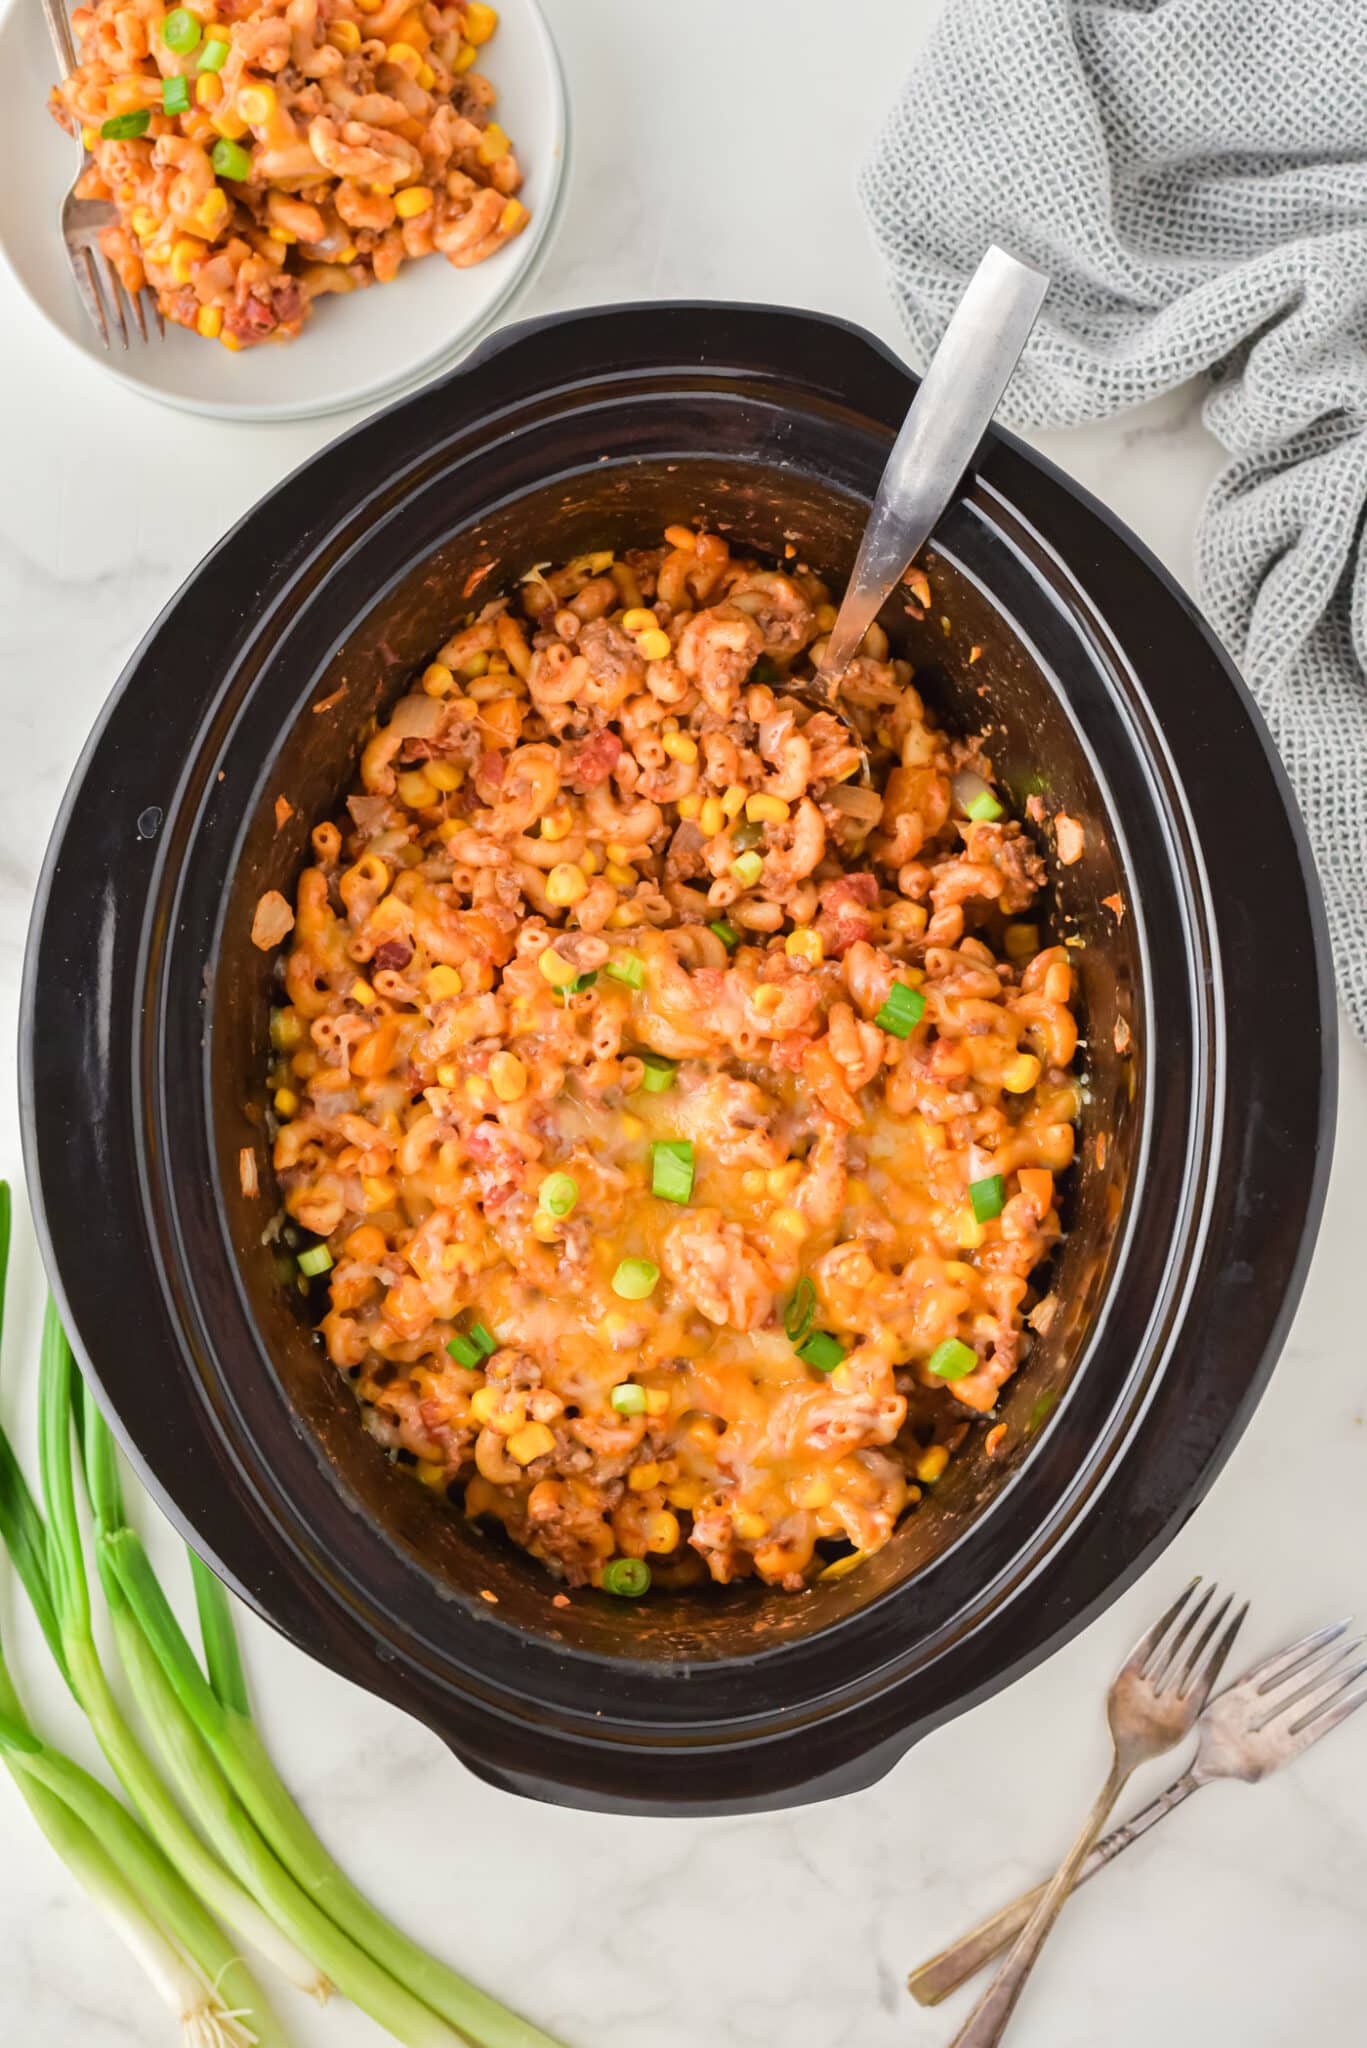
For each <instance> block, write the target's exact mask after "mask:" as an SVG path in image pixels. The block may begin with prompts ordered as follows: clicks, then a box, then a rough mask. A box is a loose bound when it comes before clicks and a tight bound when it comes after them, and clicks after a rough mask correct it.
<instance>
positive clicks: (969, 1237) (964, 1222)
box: [958, 1209, 983, 1252]
mask: <svg viewBox="0 0 1367 2048" xmlns="http://www.w3.org/2000/svg"><path fill="white" fill-rule="evenodd" d="M958 1237H959V1245H960V1248H961V1249H962V1250H963V1251H966V1252H975V1251H977V1249H978V1246H979V1245H980V1244H981V1243H982V1241H983V1227H982V1225H981V1223H979V1221H978V1219H977V1217H976V1216H975V1215H974V1214H973V1211H972V1210H971V1209H961V1210H960V1211H959V1219H958Z"/></svg>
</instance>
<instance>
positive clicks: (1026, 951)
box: [1002, 924, 1039, 960]
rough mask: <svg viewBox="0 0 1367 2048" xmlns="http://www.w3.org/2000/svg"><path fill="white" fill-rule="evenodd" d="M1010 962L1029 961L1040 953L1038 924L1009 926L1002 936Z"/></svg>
mask: <svg viewBox="0 0 1367 2048" xmlns="http://www.w3.org/2000/svg"><path fill="white" fill-rule="evenodd" d="M1002 937H1003V939H1004V940H1005V943H1006V957H1007V959H1008V960H1029V959H1030V958H1031V957H1032V956H1033V955H1034V954H1036V953H1038V951H1039V926H1038V925H1037V924H1009V925H1008V926H1007V927H1006V930H1005V931H1004V932H1003V934H1002Z"/></svg>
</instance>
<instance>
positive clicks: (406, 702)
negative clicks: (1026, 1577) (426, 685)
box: [389, 690, 446, 740]
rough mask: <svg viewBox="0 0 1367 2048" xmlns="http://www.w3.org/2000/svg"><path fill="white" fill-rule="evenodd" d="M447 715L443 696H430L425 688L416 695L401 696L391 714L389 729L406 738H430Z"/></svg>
mask: <svg viewBox="0 0 1367 2048" xmlns="http://www.w3.org/2000/svg"><path fill="white" fill-rule="evenodd" d="M445 716H446V706H445V705H444V704H443V703H442V701H441V698H440V697H429V696H428V694H427V692H426V690H424V691H422V692H421V694H420V695H418V696H416V697H400V699H399V701H398V703H397V704H396V705H395V706H394V709H393V710H392V711H391V712H390V714H389V730H390V731H391V732H396V733H398V734H400V735H401V737H402V738H404V739H406V740H430V739H431V738H432V736H433V734H434V733H435V732H436V730H437V727H438V726H439V725H440V724H441V722H442V719H443V718H444V717H445Z"/></svg>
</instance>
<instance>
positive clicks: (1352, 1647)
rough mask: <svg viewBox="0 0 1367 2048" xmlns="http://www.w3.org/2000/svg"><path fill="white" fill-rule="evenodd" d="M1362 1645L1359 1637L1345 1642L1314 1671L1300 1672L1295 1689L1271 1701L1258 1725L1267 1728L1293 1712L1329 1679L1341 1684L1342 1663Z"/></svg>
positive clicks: (1317, 1691) (1320, 1690)
mask: <svg viewBox="0 0 1367 2048" xmlns="http://www.w3.org/2000/svg"><path fill="white" fill-rule="evenodd" d="M1362 1647H1363V1643H1362V1639H1361V1638H1360V1637H1359V1639H1358V1641H1357V1642H1355V1643H1345V1644H1344V1645H1343V1648H1342V1649H1341V1650H1337V1651H1335V1653H1334V1655H1333V1656H1332V1657H1330V1658H1329V1659H1328V1660H1327V1661H1324V1662H1322V1663H1321V1664H1320V1666H1319V1667H1318V1669H1317V1670H1315V1671H1314V1672H1310V1671H1302V1672H1300V1673H1299V1674H1298V1676H1297V1679H1296V1681H1295V1687H1296V1689H1295V1691H1294V1692H1288V1693H1287V1694H1286V1696H1285V1697H1284V1698H1282V1699H1278V1700H1275V1701H1273V1702H1272V1703H1271V1704H1270V1705H1269V1707H1268V1710H1267V1712H1266V1713H1265V1714H1264V1716H1263V1718H1262V1721H1261V1723H1260V1724H1259V1725H1260V1726H1261V1727H1263V1728H1267V1727H1269V1726H1270V1725H1271V1723H1272V1722H1273V1721H1280V1720H1284V1719H1285V1718H1286V1716H1287V1715H1288V1714H1291V1713H1293V1712H1294V1711H1295V1709H1296V1708H1297V1707H1299V1706H1301V1705H1302V1703H1303V1702H1304V1701H1306V1700H1308V1699H1310V1698H1312V1697H1313V1696H1314V1695H1316V1694H1318V1693H1321V1692H1322V1691H1323V1689H1324V1687H1325V1686H1326V1685H1328V1684H1329V1682H1330V1680H1331V1679H1333V1680H1335V1681H1336V1683H1338V1684H1340V1685H1341V1684H1342V1681H1343V1667H1344V1665H1345V1664H1346V1663H1347V1662H1348V1659H1349V1658H1350V1657H1354V1656H1356V1655H1357V1654H1358V1652H1359V1651H1360V1650H1361V1649H1362Z"/></svg>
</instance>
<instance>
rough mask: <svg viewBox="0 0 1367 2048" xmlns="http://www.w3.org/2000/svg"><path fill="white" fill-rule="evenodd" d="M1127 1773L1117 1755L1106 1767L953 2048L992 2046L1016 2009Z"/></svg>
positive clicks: (1129, 1770)
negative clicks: (1074, 1837)
mask: <svg viewBox="0 0 1367 2048" xmlns="http://www.w3.org/2000/svg"><path fill="white" fill-rule="evenodd" d="M1133 1770H1134V1766H1133V1764H1122V1763H1121V1762H1120V1760H1119V1758H1118V1757H1117V1759H1116V1761H1115V1762H1114V1763H1113V1764H1112V1765H1111V1768H1110V1771H1109V1773H1108V1774H1107V1778H1106V1782H1105V1784H1104V1785H1103V1786H1102V1788H1101V1790H1100V1792H1099V1793H1098V1794H1097V1797H1096V1801H1095V1803H1094V1805H1093V1807H1092V1810H1091V1812H1090V1813H1089V1814H1088V1816H1087V1818H1086V1820H1085V1821H1084V1822H1083V1824H1082V1827H1081V1829H1080V1830H1079V1832H1078V1837H1077V1840H1076V1841H1075V1842H1074V1843H1073V1846H1072V1848H1071V1849H1070V1850H1069V1851H1068V1854H1067V1855H1066V1856H1065V1857H1064V1859H1063V1861H1062V1863H1060V1865H1059V1867H1058V1869H1057V1870H1056V1871H1055V1872H1054V1875H1053V1876H1052V1877H1051V1878H1050V1880H1049V1882H1048V1884H1047V1885H1046V1886H1045V1887H1044V1890H1043V1892H1042V1893H1041V1894H1040V1898H1039V1903H1038V1905H1037V1906H1036V1907H1035V1910H1034V1912H1033V1913H1032V1914H1031V1915H1030V1918H1029V1920H1028V1921H1027V1922H1026V1924H1025V1927H1024V1929H1023V1930H1022V1932H1021V1934H1020V1936H1019V1938H1018V1939H1017V1941H1016V1945H1015V1947H1014V1948H1013V1949H1012V1951H1011V1953H1010V1955H1009V1956H1008V1957H1007V1958H1006V1961H1005V1962H1004V1963H1003V1964H1002V1966H1001V1968H1000V1969H999V1970H998V1972H997V1974H996V1976H995V1977H994V1978H993V1979H992V1982H991V1983H990V1984H989V1985H988V1987H987V1989H986V1991H984V1993H983V1995H982V1997H981V1998H980V1999H979V2000H978V2003H977V2004H976V2005H975V2006H974V2008H973V2010H972V2012H971V2013H970V2014H969V2016H968V2019H967V2021H966V2022H965V2024H964V2025H963V2027H961V2028H960V2030H959V2032H958V2033H957V2034H956V2035H955V2036H954V2043H953V2048H996V2044H997V2042H998V2041H1000V2040H1001V2037H1002V2035H1003V2034H1004V2033H1005V2032H1006V2029H1007V2026H1008V2025H1009V2023H1010V2020H1011V2015H1012V2013H1013V2012H1014V2011H1015V2010H1016V2001H1017V2000H1018V1999H1019V1997H1020V1995H1021V1993H1022V1991H1023V1990H1024V1989H1025V1980H1026V1978H1027V1977H1028V1976H1029V1975H1030V1972H1031V1971H1032V1970H1033V1969H1034V1967H1035V1962H1036V1959H1037V1958H1038V1956H1039V1952H1040V1950H1041V1949H1042V1948H1043V1947H1044V1944H1045V1942H1046V1941H1047V1940H1048V1938H1049V1934H1050V1931H1051V1929H1052V1928H1053V1925H1054V1922H1055V1921H1056V1920H1057V1919H1058V1916H1059V1914H1060V1913H1061V1912H1062V1911H1063V1906H1064V1902H1065V1900H1066V1899H1067V1897H1068V1894H1069V1892H1070V1891H1071V1890H1072V1889H1073V1886H1074V1885H1075V1884H1076V1882H1077V1877H1078V1872H1079V1871H1080V1870H1081V1868H1082V1866H1083V1864H1084V1863H1085V1862H1086V1861H1087V1858H1088V1856H1089V1855H1090V1854H1091V1851H1092V1845H1093V1844H1094V1842H1095V1841H1096V1838H1097V1836H1098V1835H1099V1834H1100V1833H1101V1830H1102V1828H1103V1827H1104V1826H1105V1825H1106V1816H1107V1814H1108V1813H1109V1812H1110V1810H1111V1808H1112V1807H1113V1806H1114V1805H1115V1802H1116V1800H1117V1799H1118V1798H1119V1797H1120V1795H1121V1793H1122V1792H1123V1791H1124V1789H1125V1786H1126V1784H1127V1782H1128V1780H1129V1778H1130V1776H1131V1774H1132V1772H1133Z"/></svg>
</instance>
